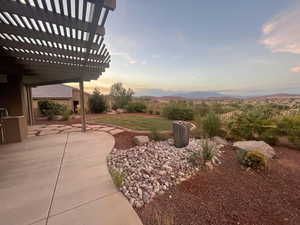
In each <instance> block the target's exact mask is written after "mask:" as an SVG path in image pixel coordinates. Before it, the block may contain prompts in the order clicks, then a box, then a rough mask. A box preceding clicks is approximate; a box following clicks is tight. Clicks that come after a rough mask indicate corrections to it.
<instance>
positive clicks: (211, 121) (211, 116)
mask: <svg viewBox="0 0 300 225" xmlns="http://www.w3.org/2000/svg"><path fill="white" fill-rule="evenodd" d="M197 124H198V126H200V127H201V128H202V130H203V133H204V134H205V135H207V136H208V137H213V136H217V135H218V134H219V133H220V130H221V122H220V119H219V117H218V116H217V115H216V114H215V113H213V112H209V113H208V114H207V115H206V116H205V117H203V118H199V117H198V118H197Z"/></svg>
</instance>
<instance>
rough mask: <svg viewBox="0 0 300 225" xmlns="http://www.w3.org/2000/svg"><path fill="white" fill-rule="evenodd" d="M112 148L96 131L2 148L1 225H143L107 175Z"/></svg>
mask: <svg viewBox="0 0 300 225" xmlns="http://www.w3.org/2000/svg"><path fill="white" fill-rule="evenodd" d="M113 146H114V138H113V137H112V136H111V135H110V134H108V133H105V132H95V131H91V132H86V133H81V132H77V133H68V134H58V135H47V136H42V137H32V138H28V139H27V140H25V141H24V142H22V143H18V144H9V145H0V199H1V205H0V225H46V223H47V224H49V225H60V224H61V225H69V224H72V225H82V224H84V225H98V224H105V225H125V224H126V225H142V223H141V221H140V219H139V218H138V216H137V214H136V213H135V211H134V210H133V209H132V208H131V206H130V204H129V202H128V201H127V200H126V199H125V198H124V197H123V196H122V194H121V193H120V192H118V191H117V189H116V188H115V186H114V185H113V182H112V179H111V177H110V174H109V172H108V169H107V166H106V156H107V155H108V154H109V152H110V151H111V149H112V148H113ZM112 209H113V210H112Z"/></svg>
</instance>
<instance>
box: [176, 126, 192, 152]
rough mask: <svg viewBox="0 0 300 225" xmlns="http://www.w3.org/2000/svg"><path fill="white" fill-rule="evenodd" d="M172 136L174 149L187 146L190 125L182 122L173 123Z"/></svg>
mask: <svg viewBox="0 0 300 225" xmlns="http://www.w3.org/2000/svg"><path fill="white" fill-rule="evenodd" d="M172 125H173V136H174V145H175V146H176V148H183V147H186V146H187V145H188V144H189V136H190V124H189V123H187V122H184V121H174V122H173V123H172Z"/></svg>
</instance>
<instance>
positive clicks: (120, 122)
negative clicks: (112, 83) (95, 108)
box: [90, 114, 172, 131]
mask: <svg viewBox="0 0 300 225" xmlns="http://www.w3.org/2000/svg"><path fill="white" fill-rule="evenodd" d="M90 122H96V123H104V124H110V125H116V126H120V127H125V128H129V129H132V130H138V131H151V130H152V129H156V130H157V131H168V130H170V129H171V126H172V125H171V123H172V121H171V120H167V119H165V118H162V117H154V116H146V115H145V116H143V115H130V114H117V115H103V116H100V117H98V118H95V119H91V120H90Z"/></svg>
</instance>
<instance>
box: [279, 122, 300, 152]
mask: <svg viewBox="0 0 300 225" xmlns="http://www.w3.org/2000/svg"><path fill="white" fill-rule="evenodd" d="M277 126H278V130H279V134H280V135H284V136H287V137H288V139H289V140H290V141H291V142H292V143H293V144H294V145H295V146H296V147H297V148H298V149H300V116H289V117H283V118H282V119H280V120H279V121H278V122H277Z"/></svg>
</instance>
